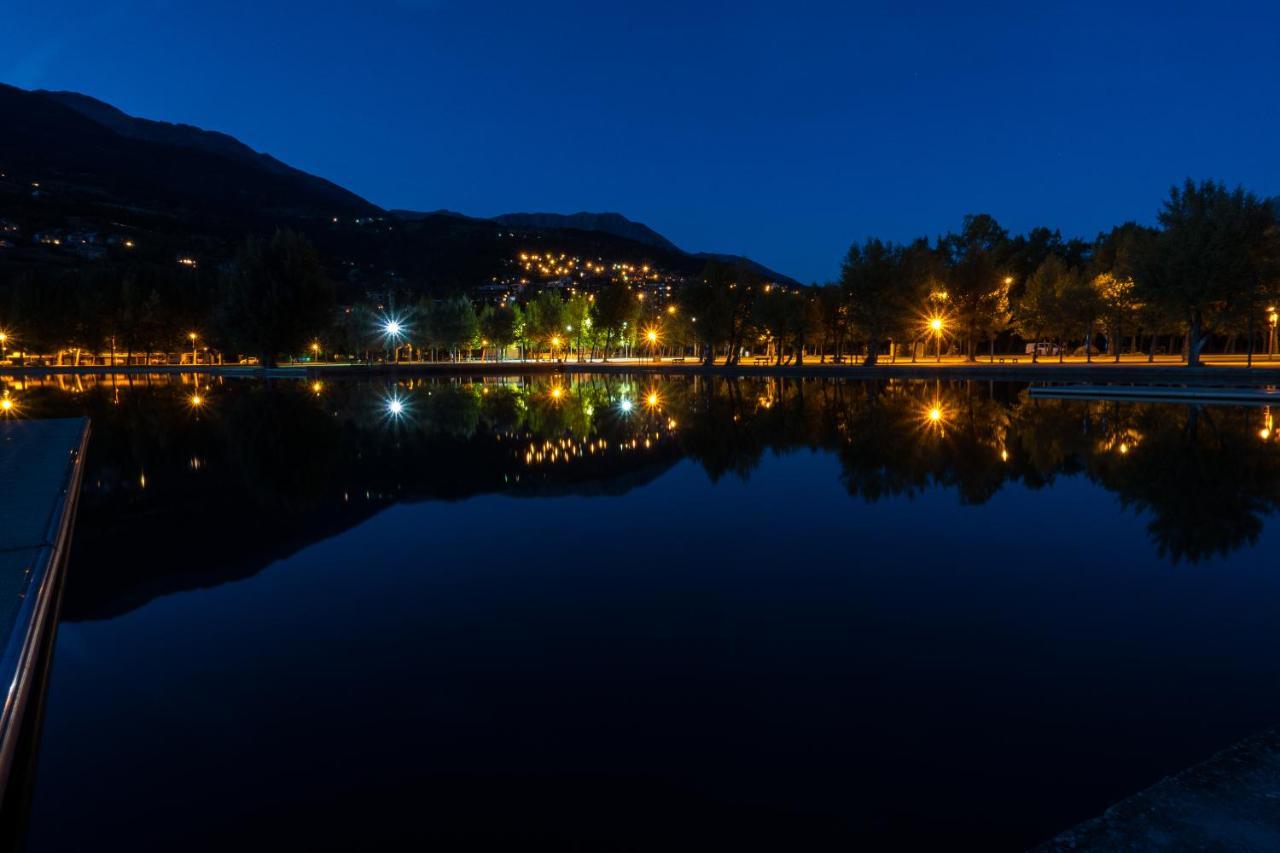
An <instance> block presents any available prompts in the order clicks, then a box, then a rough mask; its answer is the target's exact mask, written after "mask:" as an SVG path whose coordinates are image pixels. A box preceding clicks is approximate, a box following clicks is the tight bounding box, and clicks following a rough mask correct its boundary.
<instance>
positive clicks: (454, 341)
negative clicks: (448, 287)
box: [424, 296, 480, 361]
mask: <svg viewBox="0 0 1280 853" xmlns="http://www.w3.org/2000/svg"><path fill="white" fill-rule="evenodd" d="M424 325H425V326H426V333H427V335H426V336H427V339H428V340H429V341H431V344H432V345H433V346H437V345H438V346H440V347H442V348H444V349H446V350H448V351H449V355H450V357H451V358H452V359H453V360H454V361H457V360H458V350H459V349H460V348H462V347H470V346H471V344H472V343H473V342H474V341H475V339H476V337H477V335H479V333H480V323H479V321H478V319H477V318H476V311H475V308H473V307H472V306H471V300H470V299H468V298H467V297H465V296H455V297H453V298H451V299H439V300H436V301H434V302H431V303H428V307H427V311H426V322H425V324H424Z"/></svg>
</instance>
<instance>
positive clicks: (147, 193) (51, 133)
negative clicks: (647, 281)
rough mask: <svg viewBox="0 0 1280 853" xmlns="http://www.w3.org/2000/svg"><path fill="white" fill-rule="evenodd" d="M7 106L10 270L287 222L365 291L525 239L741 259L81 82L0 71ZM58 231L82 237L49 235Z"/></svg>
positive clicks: (699, 261)
mask: <svg viewBox="0 0 1280 853" xmlns="http://www.w3.org/2000/svg"><path fill="white" fill-rule="evenodd" d="M0 115H2V116H4V119H5V124H4V132H3V133H0V224H3V222H7V223H9V224H8V225H6V226H5V227H9V226H13V227H15V228H17V232H16V233H22V234H24V235H25V239H22V240H17V241H15V240H14V239H12V238H10V237H9V236H6V238H5V240H4V241H0V250H3V251H0V267H3V268H5V269H10V270H20V269H23V268H24V267H28V266H30V265H31V264H34V263H47V264H52V265H55V266H61V267H64V268H65V267H68V266H74V265H77V264H80V263H82V262H83V260H84V259H85V258H102V257H121V256H120V254H119V251H120V250H119V249H118V248H112V247H113V246H114V247H118V246H119V245H122V243H123V241H124V240H125V239H126V238H128V239H129V240H130V241H131V242H130V243H129V246H130V247H131V249H130V252H129V253H128V256H129V258H130V259H131V260H132V261H134V262H139V261H144V260H145V261H149V262H157V263H172V262H173V260H174V258H175V257H176V256H181V257H191V258H193V259H194V260H195V261H197V262H198V263H199V264H200V265H201V268H215V269H216V267H217V266H218V265H219V264H221V263H223V262H225V261H226V260H227V259H228V258H229V257H230V256H231V254H232V253H233V252H234V251H235V248H236V246H237V245H238V244H239V243H240V242H241V241H242V240H243V239H244V237H245V235H246V234H250V233H260V234H268V233H270V232H271V231H272V230H273V229H275V228H278V227H290V228H295V229H298V230H301V231H303V232H304V233H306V234H307V236H308V237H309V238H310V239H311V240H312V242H314V243H315V245H316V247H317V249H318V250H319V251H320V254H321V257H322V259H323V260H324V261H325V263H326V266H327V267H328V269H329V271H330V273H331V274H332V275H333V276H334V277H335V279H337V280H339V281H343V282H346V283H348V284H349V285H350V288H349V293H351V294H353V295H357V296H358V295H359V294H362V293H364V292H367V291H368V290H369V289H370V288H375V289H376V288H386V287H395V288H400V289H405V290H428V291H429V290H433V289H445V290H459V289H467V288H470V287H474V286H475V285H477V284H480V283H485V282H490V281H497V280H499V278H500V277H501V276H503V275H506V274H509V272H510V264H511V263H512V260H513V258H514V256H515V254H516V252H518V251H521V250H523V249H525V248H529V249H535V250H536V249H538V248H539V247H543V248H547V249H552V248H554V249H555V250H556V251H562V252H572V253H573V254H575V255H579V256H582V257H609V258H613V259H615V260H617V261H622V262H629V263H637V264H641V263H652V264H655V265H657V266H660V267H662V268H664V269H667V270H669V271H672V272H675V273H678V274H680V275H686V276H689V275H696V274H697V272H698V271H700V270H701V269H702V267H703V266H704V265H705V263H706V261H707V260H709V259H711V258H713V257H714V258H720V259H728V260H738V259H736V258H731V257H729V256H719V255H715V256H713V255H701V254H691V253H688V252H685V251H682V250H681V249H679V248H677V247H676V246H675V244H673V243H672V242H671V241H670V240H667V239H666V238H665V237H663V236H662V235H661V234H659V233H657V232H656V231H654V230H653V229H652V228H649V227H648V226H646V225H643V224H641V223H639V222H634V221H632V220H629V219H627V218H626V217H625V216H623V215H621V214H619V213H587V212H582V213H576V214H571V215H562V214H554V213H513V214H506V215H503V216H499V217H495V218H494V219H484V218H478V217H469V216H464V215H463V214H460V213H456V212H454V211H449V210H437V211H434V212H426V213H418V212H413V211H402V210H397V211H385V210H383V209H382V208H380V207H378V206H377V205H375V204H373V203H371V202H369V201H367V200H365V199H363V198H361V197H360V196H358V195H356V194H355V193H352V192H349V191H348V190H346V189H344V188H342V187H340V186H338V185H337V184H334V183H332V182H330V181H327V180H325V179H323V178H320V177H317V176H315V175H310V174H307V173H306V172H303V171H301V170H299V169H295V168H293V167H292V166H289V165H288V164H286V163H283V162H281V161H280V160H277V159H276V158H274V157H272V156H270V155H269V154H264V153H262V152H259V151H255V150H253V149H252V148H250V147H249V146H247V145H245V144H244V143H242V142H240V141H239V140H237V139H235V138H234V137H232V136H228V135H227V134H224V133H218V132H215V131H209V130H204V129H201V128H198V127H193V126H191V125H185V124H172V123H169V122H163V121H152V120H150V119H143V118H137V117H135V116H131V115H128V114H127V113H125V112H123V111H121V110H119V109H117V108H116V107H114V106H112V105H110V104H107V103H104V102H102V101H99V100H97V99H95V98H92V97H89V96H87V95H82V94H78V93H75V92H60V91H46V90H35V91H27V90H24V89H19V88H16V87H13V86H7V85H4V84H0ZM59 233H60V234H61V235H62V236H63V237H67V238H71V239H67V240H64V241H63V243H62V244H58V243H55V242H54V240H53V238H52V237H51V238H50V239H48V240H44V241H41V240H39V239H37V237H38V235H41V234H44V235H50V234H53V235H55V236H56V235H57V234H59ZM94 240H98V241H99V242H98V243H96V244H95V243H94V242H93V241H94ZM108 240H110V241H114V242H111V243H106V241H108ZM513 241H514V244H513ZM104 243H106V245H103V244H104ZM77 253H78V254H77ZM122 259H123V258H122ZM742 260H743V262H744V263H747V264H748V265H749V266H751V267H752V268H753V269H755V270H757V271H758V272H760V274H762V275H764V276H766V277H768V278H771V279H774V280H777V281H781V282H787V283H790V282H791V281H792V280H791V279H789V278H788V277H787V276H783V275H779V274H777V273H774V272H773V271H771V270H767V269H766V268H764V267H761V266H760V265H758V264H754V263H752V262H750V261H746V260H745V259H742Z"/></svg>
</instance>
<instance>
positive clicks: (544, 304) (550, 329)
mask: <svg viewBox="0 0 1280 853" xmlns="http://www.w3.org/2000/svg"><path fill="white" fill-rule="evenodd" d="M526 316H527V320H528V323H529V338H530V339H531V340H533V341H535V342H538V343H544V342H545V343H546V344H547V345H548V346H549V347H551V350H552V353H551V354H552V356H554V355H555V349H556V347H555V345H554V343H553V341H554V340H555V339H563V335H564V300H563V299H561V298H560V293H559V291H556V290H544V291H542V292H541V293H539V294H538V296H537V298H536V299H534V300H533V301H532V302H530V303H529V306H528V308H527V309H526Z"/></svg>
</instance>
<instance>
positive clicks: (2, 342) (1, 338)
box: [0, 331, 9, 361]
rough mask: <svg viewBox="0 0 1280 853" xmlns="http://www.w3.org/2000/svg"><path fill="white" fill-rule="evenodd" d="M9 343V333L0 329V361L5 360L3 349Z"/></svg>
mask: <svg viewBox="0 0 1280 853" xmlns="http://www.w3.org/2000/svg"><path fill="white" fill-rule="evenodd" d="M8 344H9V333H8V332H4V331H0V361H4V360H5V349H6V348H7V347H8Z"/></svg>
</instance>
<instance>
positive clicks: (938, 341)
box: [929, 317, 944, 363]
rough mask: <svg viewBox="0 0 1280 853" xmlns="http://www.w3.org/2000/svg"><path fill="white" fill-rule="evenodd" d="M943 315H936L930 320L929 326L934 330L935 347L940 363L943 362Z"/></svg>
mask: <svg viewBox="0 0 1280 853" xmlns="http://www.w3.org/2000/svg"><path fill="white" fill-rule="evenodd" d="M943 325H944V324H943V322H942V318H941V317H934V318H933V319H931V320H930V321H929V328H930V329H931V330H932V331H933V338H934V348H935V349H936V350H937V356H938V363H941V362H942V327H943Z"/></svg>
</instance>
